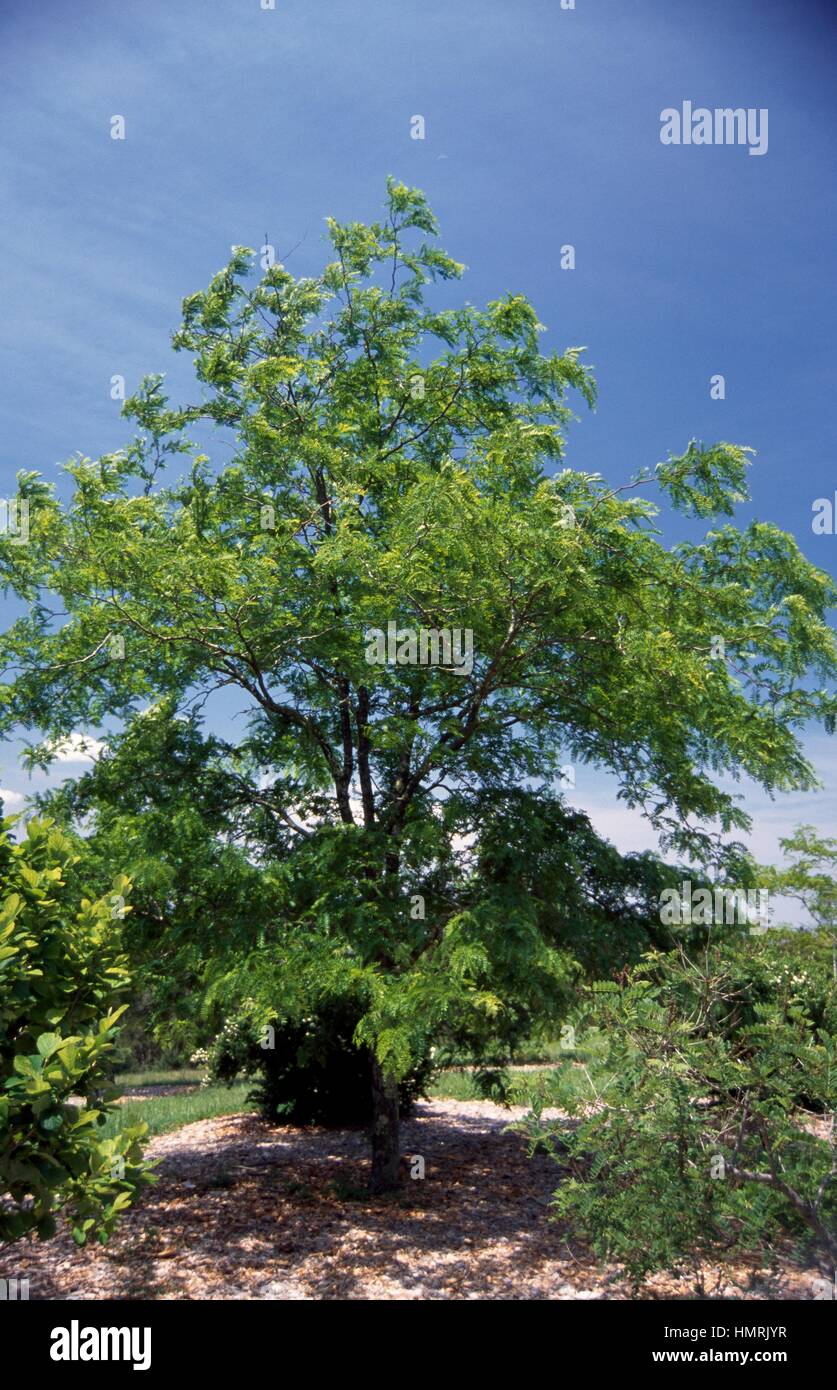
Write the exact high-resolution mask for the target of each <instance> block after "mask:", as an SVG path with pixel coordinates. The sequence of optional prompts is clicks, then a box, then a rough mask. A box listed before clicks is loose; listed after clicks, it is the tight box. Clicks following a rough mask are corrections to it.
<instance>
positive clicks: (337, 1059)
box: [193, 996, 433, 1125]
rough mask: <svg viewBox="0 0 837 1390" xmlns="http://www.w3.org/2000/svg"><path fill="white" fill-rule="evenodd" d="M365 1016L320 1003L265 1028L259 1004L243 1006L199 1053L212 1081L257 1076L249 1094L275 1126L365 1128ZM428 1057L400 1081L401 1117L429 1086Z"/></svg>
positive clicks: (347, 1002) (346, 1005) (343, 1000)
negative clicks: (360, 1035) (359, 1039)
mask: <svg viewBox="0 0 837 1390" xmlns="http://www.w3.org/2000/svg"><path fill="white" fill-rule="evenodd" d="M361 1012H362V1010H361V1009H360V1007H359V1005H358V1003H357V1001H356V1000H354V999H352V998H351V997H346V996H342V997H341V996H336V997H332V998H330V999H327V1000H323V1001H321V1002H320V1003H319V1004H318V1005H317V1006H316V1011H315V1012H314V1013H313V1014H311V1015H308V1016H306V1017H296V1018H287V1017H286V1018H284V1019H277V1018H274V1019H273V1021H272V1022H271V1023H265V1022H264V1018H265V1015H264V1012H263V1010H260V1009H259V1008H258V1007H257V1006H256V1004H255V1001H252V1000H244V1001H243V1002H242V1004H241V1005H240V1006H239V1007H238V1009H237V1010H236V1011H235V1012H234V1013H233V1014H231V1015H230V1017H229V1018H228V1019H227V1021H226V1022H225V1024H224V1026H223V1028H222V1029H221V1031H220V1032H219V1033H218V1034H217V1036H216V1037H215V1039H214V1041H213V1043H212V1045H211V1047H210V1048H209V1049H207V1051H206V1052H202V1053H200V1054H196V1057H195V1059H193V1060H196V1061H201V1062H205V1064H206V1066H207V1069H208V1074H209V1076H210V1077H211V1078H213V1079H215V1080H220V1081H233V1080H235V1078H236V1077H237V1076H242V1075H243V1076H254V1077H256V1078H257V1084H256V1085H255V1086H254V1088H253V1090H252V1091H251V1092H250V1093H249V1095H248V1097H247V1098H248V1100H252V1101H254V1102H255V1103H256V1104H257V1105H258V1107H259V1112H260V1114H261V1115H262V1116H263V1117H264V1118H265V1119H267V1120H269V1121H270V1122H271V1123H273V1124H323V1125H344V1124H346V1125H362V1124H367V1123H369V1122H370V1121H371V1119H372V1093H371V1087H370V1082H369V1054H368V1050H367V1049H366V1048H365V1047H358V1046H357V1045H356V1043H355V1042H354V1040H353V1039H354V1033H355V1029H356V1027H357V1024H358V1021H359V1019H360V1016H361ZM432 1072H433V1064H432V1061H431V1059H430V1057H429V1056H428V1057H427V1058H426V1059H425V1061H424V1062H423V1063H421V1064H419V1065H418V1066H415V1067H413V1068H412V1069H411V1071H410V1072H409V1074H408V1075H407V1076H406V1077H405V1079H404V1080H403V1081H402V1083H401V1087H400V1097H401V1106H402V1113H408V1112H409V1109H410V1107H411V1106H412V1104H413V1102H414V1101H415V1100H416V1099H417V1098H418V1096H419V1095H421V1094H422V1093H423V1091H424V1089H425V1088H426V1086H428V1085H429V1083H430V1078H431V1075H432Z"/></svg>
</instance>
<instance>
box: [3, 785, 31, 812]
mask: <svg viewBox="0 0 837 1390" xmlns="http://www.w3.org/2000/svg"><path fill="white" fill-rule="evenodd" d="M0 797H2V800H3V807H4V810H6V811H7V812H8V811H16V810H18V808H19V807H21V806H22V805H23V803H24V801H25V800H26V798H25V797H24V795H23V792H16V791H12V789H11V787H0Z"/></svg>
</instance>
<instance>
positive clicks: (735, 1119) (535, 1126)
mask: <svg viewBox="0 0 837 1390" xmlns="http://www.w3.org/2000/svg"><path fill="white" fill-rule="evenodd" d="M830 956H831V952H830V945H829V943H828V941H827V940H826V939H825V936H824V935H821V934H805V935H803V934H801V933H781V934H780V933H774V932H770V933H768V935H767V936H765V937H763V938H748V939H746V940H743V941H736V942H732V943H728V944H725V945H722V946H721V945H710V946H708V947H706V948H705V949H704V950H702V951H701V952H699V953H695V954H693V955H691V956H690V955H688V954H687V953H686V951H685V950H678V951H673V952H670V953H667V954H665V955H659V954H655V955H652V956H649V957H647V958H646V959H645V961H644V962H643V963H642V964H640V965H639V966H637V967H636V968H635V969H634V970H633V971H631V972H630V973H629V975H628V978H627V982H626V983H625V984H624V985H617V984H613V983H598V984H596V985H593V986H592V988H591V991H590V1011H589V1015H588V1017H589V1018H590V1019H591V1020H593V1021H595V1024H596V1026H597V1027H598V1028H600V1029H601V1030H602V1031H603V1032H604V1034H605V1036H606V1037H607V1039H608V1043H609V1051H608V1057H607V1062H606V1070H607V1072H608V1073H610V1075H609V1079H608V1081H607V1084H606V1085H605V1086H604V1087H603V1088H596V1087H595V1085H594V1086H591V1087H590V1088H588V1089H587V1091H586V1092H582V1093H581V1094H579V1095H578V1096H577V1097H576V1098H575V1100H573V1099H572V1098H570V1101H569V1105H568V1108H570V1109H572V1110H574V1111H575V1112H576V1113H577V1114H578V1115H579V1116H580V1123H579V1124H578V1127H577V1128H576V1129H575V1130H574V1132H572V1133H571V1134H570V1135H569V1136H568V1135H567V1133H566V1129H564V1130H559V1129H556V1128H555V1127H554V1125H551V1124H548V1123H544V1122H543V1121H542V1119H541V1113H542V1109H543V1106H544V1104H546V1103H548V1101H549V1096H548V1095H547V1094H546V1093H542V1094H541V1096H539V1098H538V1101H537V1104H536V1106H535V1109H534V1111H533V1114H532V1116H531V1117H530V1119H529V1121H528V1124H527V1128H528V1130H529V1133H530V1137H531V1139H532V1141H533V1145H534V1144H537V1145H539V1146H543V1145H544V1144H546V1146H547V1147H549V1148H550V1149H551V1151H552V1152H553V1154H554V1156H555V1158H556V1160H557V1161H558V1162H559V1164H560V1166H561V1168H562V1180H561V1183H560V1186H559V1188H558V1190H557V1192H556V1194H555V1201H554V1209H555V1215H556V1216H557V1217H560V1218H562V1219H563V1220H566V1221H567V1222H569V1224H570V1227H571V1229H574V1230H575V1231H576V1232H577V1233H578V1234H579V1235H581V1236H583V1237H584V1238H586V1239H587V1240H588V1241H589V1243H590V1244H591V1245H592V1247H593V1248H594V1249H595V1251H596V1252H597V1254H599V1255H600V1256H601V1257H603V1258H608V1259H614V1260H617V1261H619V1262H621V1263H622V1264H623V1265H624V1266H625V1267H626V1269H627V1270H628V1271H629V1272H630V1274H631V1275H632V1276H633V1278H634V1279H635V1280H636V1281H637V1282H639V1281H640V1280H641V1279H642V1278H643V1277H644V1276H645V1275H646V1274H648V1273H650V1272H652V1271H654V1270H659V1269H676V1268H678V1267H680V1266H682V1265H684V1264H689V1263H692V1264H693V1265H694V1264H696V1263H697V1262H698V1261H699V1260H701V1259H702V1258H711V1257H713V1256H717V1255H718V1254H719V1253H720V1252H722V1251H729V1250H732V1249H738V1250H742V1249H751V1250H759V1251H761V1252H764V1251H766V1250H769V1249H770V1248H771V1247H772V1246H773V1244H774V1242H775V1241H776V1240H777V1239H780V1238H781V1239H783V1240H785V1241H793V1242H795V1244H796V1246H797V1249H798V1251H799V1253H800V1254H803V1255H805V1256H806V1257H811V1256H813V1257H814V1258H819V1259H820V1260H822V1261H823V1263H824V1265H827V1264H828V1262H831V1265H832V1267H833V1261H834V1258H835V1256H837V1133H836V1132H835V1109H837V1042H835V1008H836V1007H837V984H835V982H834V979H833V977H832V975H831V959H830ZM564 1099H565V1103H566V1097H565V1098H564Z"/></svg>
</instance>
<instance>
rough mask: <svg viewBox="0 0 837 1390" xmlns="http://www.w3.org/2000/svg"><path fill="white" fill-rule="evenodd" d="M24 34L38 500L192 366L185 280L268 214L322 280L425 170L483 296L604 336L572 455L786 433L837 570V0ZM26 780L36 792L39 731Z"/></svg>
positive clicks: (14, 214)
mask: <svg viewBox="0 0 837 1390" xmlns="http://www.w3.org/2000/svg"><path fill="white" fill-rule="evenodd" d="M0 44H1V48H0V51H2V54H3V58H2V66H3V81H2V84H0V132H2V162H1V163H0V196H2V206H3V214H4V215H3V218H2V225H1V226H0V266H1V267H2V271H0V274H2V278H3V284H2V303H3V310H4V313H3V325H2V338H0V352H2V361H0V366H2V375H1V376H0V380H2V394H3V418H4V438H3V447H2V451H0V469H1V470H2V475H0V489H2V490H3V493H4V494H6V495H8V494H10V493H12V492H13V477H14V473H15V471H16V469H18V468H35V469H39V470H41V471H42V472H44V473H45V474H46V475H48V476H55V475H56V469H57V466H58V465H59V464H60V463H61V462H62V461H65V460H66V459H67V458H68V457H70V456H71V455H72V454H74V453H76V452H78V451H81V452H83V453H86V454H89V455H91V456H96V455H98V454H100V453H102V452H105V451H108V450H111V449H114V448H117V447H119V446H120V445H122V444H123V443H125V442H126V439H127V438H128V430H127V429H126V425H125V422H123V421H121V420H120V417H119V413H118V411H119V407H118V404H117V403H115V402H114V401H112V400H111V399H110V395H109V389H110V379H111V376H112V375H114V374H115V373H121V374H123V375H124V376H125V378H126V381H127V386H128V389H129V390H130V389H132V388H133V387H134V386H135V385H136V383H137V381H138V380H139V378H140V376H141V375H142V374H144V373H146V372H152V371H158V370H162V371H167V372H168V373H169V378H168V379H169V382H170V383H171V384H172V385H173V386H174V387H175V388H176V386H177V384H178V383H179V382H182V383H183V384H184V385H185V383H186V381H187V380H188V376H189V372H188V362H187V361H186V360H185V358H183V357H182V356H181V357H178V358H175V357H173V355H172V354H171V352H170V349H169V334H170V332H171V330H172V329H173V328H174V327H175V325H176V323H177V319H178V309H179V303H180V300H181V299H182V297H183V296H184V295H185V294H187V293H189V292H191V291H193V290H195V289H198V288H200V287H201V286H203V285H204V284H205V283H206V281H207V279H208V277H209V276H210V275H211V274H212V273H213V272H214V271H215V270H216V269H218V267H219V266H220V265H221V264H223V263H224V261H225V260H226V258H227V255H228V251H229V246H230V244H231V243H233V242H238V243H245V244H249V245H252V246H259V245H261V243H262V240H263V237H264V234H265V233H267V234H268V237H269V240H270V241H271V242H272V243H273V244H274V245H275V246H276V250H277V254H278V256H279V258H280V259H282V260H285V262H286V263H287V265H288V267H289V269H291V270H293V271H295V272H296V273H298V274H305V273H308V272H312V271H315V270H316V269H317V268H318V267H319V265H320V264H321V261H322V257H323V243H322V233H323V218H324V217H325V216H326V215H327V214H332V215H334V216H337V217H339V218H358V219H361V220H363V219H367V218H370V217H373V216H374V215H376V213H377V211H378V209H379V207H380V203H381V197H382V190H383V185H384V179H385V176H386V175H387V174H388V173H393V174H395V175H396V176H398V177H399V178H401V179H403V180H404V181H406V182H408V183H414V184H417V185H419V186H420V187H422V188H423V189H424V190H425V191H426V193H427V194H428V195H429V197H430V200H431V203H432V205H433V207H434V209H435V211H436V213H437V215H438V216H439V218H440V221H441V224H442V233H443V244H444V245H445V246H446V248H447V249H448V250H449V251H450V252H451V253H452V254H453V255H455V256H456V257H457V258H458V259H460V260H463V261H465V262H466V264H467V265H468V267H469V271H468V275H467V278H466V280H465V282H464V284H463V286H461V287H460V289H461V293H462V294H463V295H464V296H465V297H467V298H469V299H471V300H473V301H475V302H480V301H482V300H484V299H486V298H493V297H496V296H497V295H498V294H499V293H502V292H505V291H514V292H518V291H522V292H523V293H525V294H527V295H529V296H530V297H531V298H532V300H533V301H534V303H535V305H536V306H537V308H538V312H539V314H540V317H541V319H542V320H543V322H544V323H545V324H546V325H547V326H548V329H549V333H548V335H547V336H546V339H545V345H550V346H555V347H560V346H564V345H566V344H586V345H588V347H589V354H588V356H589V360H590V361H591V362H592V363H593V364H594V365H595V368H596V372H597V376H598V379H599V385H600V392H601V395H600V404H599V408H598V410H597V412H596V413H595V415H588V414H585V418H584V419H583V421H582V422H581V423H580V424H578V425H577V426H576V427H575V429H574V431H573V433H572V435H571V437H570V441H569V450H568V456H567V461H568V463H569V464H571V465H574V466H578V467H582V468H589V469H596V470H599V471H601V472H603V473H604V474H605V476H606V477H608V478H609V479H612V480H614V481H624V480H625V479H626V478H627V476H628V475H629V474H630V473H632V472H633V471H634V470H635V469H636V468H638V467H640V466H641V465H643V464H650V465H653V464H655V463H656V462H657V461H658V460H660V459H661V458H663V457H665V456H666V454H667V453H668V452H669V450H671V451H675V452H679V451H681V450H682V448H683V447H684V446H685V445H686V443H687V442H688V440H689V438H690V437H692V436H697V437H699V438H704V439H706V440H707V441H708V440H713V439H729V440H732V441H735V442H738V443H745V444H749V445H752V446H753V447H754V448H755V449H756V450H757V460H756V464H755V466H754V469H753V476H752V487H753V494H754V498H753V503H752V505H751V506H748V507H746V508H743V509H742V512H741V520H742V522H743V521H746V520H747V519H749V517H750V516H751V515H758V516H760V517H762V518H765V519H768V520H772V521H776V522H779V523H781V524H782V525H783V526H785V527H787V528H788V529H789V530H792V531H793V532H794V533H795V534H796V535H797V536H798V537H799V538H800V540H801V542H802V544H803V547H804V549H805V551H806V553H807V554H808V555H809V557H810V558H812V559H813V560H814V561H815V562H816V563H818V564H820V565H821V566H822V567H823V568H826V569H829V570H831V571H832V572H835V569H837V565H835V560H837V537H835V536H828V535H826V536H815V535H813V534H812V531H811V517H812V503H813V501H814V500H815V499H816V498H818V497H822V496H832V495H833V494H834V490H835V487H837V472H835V468H834V453H835V450H834V424H833V410H832V401H833V400H834V398H835V395H837V354H836V353H835V350H834V334H835V323H837V314H835V309H836V308H837V305H835V284H836V283H837V280H836V279H835V274H834V228H835V225H837V182H835V179H834V177H833V163H834V148H835V135H837V99H835V92H834V59H835V51H836V49H837V7H835V6H834V5H833V4H830V3H822V4H820V3H817V0H810V3H804V2H803V0H794V3H791V2H790V0H788V3H782V0H701V3H699V4H697V3H695V2H694V0H576V3H575V8H574V9H571V10H567V9H563V8H562V7H561V0H515V3H513V4H511V3H509V0H423V2H422V3H421V4H409V3H397V0H388V2H387V3H385V2H384V0H276V8H275V9H274V10H263V9H262V8H261V7H260V0H212V3H211V4H208V3H206V0H176V3H172V0H123V3H120V4H118V5H117V4H113V3H105V0H101V3H99V2H98V0H75V3H74V4H73V5H67V4H66V3H59V2H58V0H55V2H54V3H49V0H47V2H46V3H40V4H32V3H30V2H29V0H3V6H2V12H1V13H0ZM685 100H689V101H691V102H693V103H694V105H696V106H707V107H710V108H714V107H715V106H724V107H727V106H732V107H755V108H759V109H762V108H767V109H768V111H769V148H768V152H767V153H766V154H765V155H764V156H763V157H752V156H750V155H749V154H748V151H747V149H746V148H744V147H741V146H732V147H726V146H709V147H696V146H692V147H685V146H683V147H666V146H664V145H662V144H661V142H660V139H659V131H660V112H661V110H662V109H663V108H666V107H680V105H681V103H682V102H683V101H685ZM116 114H119V115H122V116H124V118H125V122H126V139H125V140H124V141H115V140H112V139H111V138H110V121H111V117H112V116H113V115H116ZM417 114H419V115H422V116H423V117H424V119H425V122H426V138H425V139H424V140H414V139H412V138H411V136H410V122H411V117H412V116H414V115H417ZM564 244H572V245H573V246H574V247H575V249H576V261H577V264H576V269H575V270H572V271H562V270H561V269H560V248H561V246H562V245H564ZM289 253H290V254H289ZM716 373H723V375H724V376H725V378H726V392H727V395H726V399H725V400H723V401H717V400H711V399H710V393H709V380H710V377H711V376H712V375H713V374H716ZM688 533H689V528H688V526H687V524H686V523H683V522H681V521H676V520H674V519H668V520H667V521H666V528H665V534H666V538H667V539H671V540H674V539H677V538H678V537H679V536H681V535H683V534H688ZM809 751H810V753H811V756H812V757H813V760H814V762H815V765H816V767H817V769H818V771H819V773H820V775H821V776H822V778H823V780H824V782H825V783H826V786H825V789H824V791H823V792H822V793H817V794H807V795H806V796H804V797H792V798H784V799H783V800H782V801H781V802H777V803H776V804H775V805H773V806H771V805H770V804H769V803H766V802H765V800H764V798H763V797H761V795H760V794H757V793H755V792H753V791H752V789H747V805H748V807H749V809H750V810H751V811H752V812H753V813H754V815H755V816H756V818H757V831H756V836H755V840H754V844H755V847H756V849H757V851H758V852H759V853H763V854H765V855H771V854H772V853H773V852H774V850H775V843H776V838H777V836H778V834H781V833H784V832H785V831H786V830H787V829H788V828H789V827H790V826H791V825H793V824H794V823H795V822H796V821H798V820H800V819H805V820H811V821H816V822H818V823H819V824H820V825H822V826H826V825H827V824H828V822H829V820H830V819H833V817H832V813H833V812H834V810H835V809H837V806H836V805H835V803H837V796H835V791H834V788H835V774H837V758H836V757H835V754H834V751H833V747H832V741H829V740H826V739H824V738H822V737H819V736H817V737H815V738H813V739H812V740H811V742H810V744H809ZM73 770H78V769H77V768H76V769H73ZM0 780H2V785H3V787H4V788H6V789H7V790H11V791H13V792H18V793H20V792H22V791H26V790H27V789H28V787H29V785H30V784H28V783H27V782H26V781H25V780H24V779H23V776H22V774H21V773H20V771H19V770H18V769H17V767H16V763H15V758H14V750H13V749H8V750H7V756H6V757H5V760H4V762H3V763H2V771H0ZM576 800H577V801H578V802H579V803H581V804H584V805H586V806H587V807H588V809H591V810H592V811H593V814H594V817H595V818H596V820H597V822H598V823H599V824H600V825H601V827H602V828H603V829H604V830H606V831H607V832H608V833H610V834H612V836H613V838H614V839H616V841H617V842H618V843H620V844H622V845H623V846H624V847H638V846H639V845H640V844H645V843H649V839H648V834H647V832H646V830H645V828H644V827H642V826H640V825H638V824H636V823H635V822H634V821H633V820H632V819H631V818H630V817H629V816H628V814H627V813H626V812H625V811H624V809H623V808H622V807H621V805H617V804H616V803H615V801H614V798H613V788H612V786H611V784H610V783H608V782H607V780H606V779H604V778H602V777H600V776H598V775H594V774H593V773H592V772H585V770H584V769H579V770H578V773H577V793H576ZM12 801H14V798H13V799H12ZM9 808H10V809H11V804H9Z"/></svg>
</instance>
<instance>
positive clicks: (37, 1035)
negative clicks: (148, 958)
mask: <svg viewBox="0 0 837 1390" xmlns="http://www.w3.org/2000/svg"><path fill="white" fill-rule="evenodd" d="M10 826H11V822H10V821H6V822H4V823H3V839H2V841H0V895H1V896H2V902H1V903H0V1077H1V1078H2V1091H0V1239H2V1240H5V1241H11V1240H16V1239H17V1238H18V1237H20V1236H22V1235H25V1234H26V1233H27V1232H30V1231H34V1232H36V1234H37V1235H38V1236H41V1237H47V1236H50V1235H52V1234H53V1233H54V1231H55V1229H56V1216H58V1215H59V1214H61V1213H62V1212H63V1213H64V1214H66V1216H67V1217H68V1219H69V1221H70V1224H71V1226H72V1231H73V1236H74V1238H75V1240H76V1241H77V1243H78V1244H80V1245H82V1244H84V1242H85V1241H86V1240H87V1238H88V1236H90V1235H91V1234H95V1235H97V1236H98V1237H99V1239H100V1240H101V1241H104V1240H106V1239H107V1237H108V1235H109V1233H110V1232H111V1231H112V1229H113V1226H114V1224H115V1222H116V1221H117V1219H118V1217H119V1214H120V1212H122V1211H123V1210H124V1209H125V1208H126V1207H127V1206H129V1205H130V1203H131V1201H132V1199H133V1196H134V1194H135V1192H136V1190H137V1188H138V1187H139V1186H140V1184H142V1183H143V1182H147V1181H149V1180H150V1174H149V1172H148V1170H147V1168H146V1166H145V1165H144V1164H143V1162H142V1157H141V1147H140V1145H141V1140H142V1137H143V1134H144V1129H143V1127H142V1126H138V1127H136V1128H131V1129H127V1130H124V1131H123V1132H122V1133H121V1134H120V1135H118V1136H115V1137H106V1136H105V1135H103V1133H102V1125H103V1124H104V1123H105V1121H106V1119H107V1115H108V1112H109V1110H111V1109H112V1101H113V1098H114V1096H115V1095H116V1094H117V1092H116V1091H115V1090H114V1089H113V1087H112V1086H111V1084H110V1080H109V1074H110V1061H111V1056H112V1052H113V1047H114V1038H115V1035H116V1025H117V1023H118V1020H119V1018H120V1015H121V1014H122V1012H123V1010H124V1009H125V1008H126V1007H127V1006H126V1005H124V1004H120V1002H119V1001H120V999H121V997H122V996H123V995H124V993H125V991H126V989H127V987H128V983H129V977H128V972H127V969H126V959H125V956H124V955H123V954H122V952H121V948H120V943H119V935H120V916H119V914H120V913H121V911H122V904H123V902H124V894H125V893H126V891H127V889H128V887H129V883H128V880H127V879H126V878H125V877H124V875H120V876H118V877H117V878H115V879H114V880H113V883H112V886H111V893H110V894H109V895H108V896H107V897H102V898H99V899H98V900H96V901H90V900H89V899H86V898H83V899H82V900H81V902H80V903H79V902H78V901H77V900H73V899H72V897H71V896H70V895H69V894H68V892H67V886H66V881H65V872H66V869H67V866H68V864H69V863H70V862H71V859H72V847H71V845H70V844H69V842H68V841H67V840H66V838H65V837H64V836H63V835H62V834H61V833H60V832H59V831H58V830H57V829H56V828H55V827H54V826H53V825H52V824H51V823H50V822H49V821H48V820H33V821H30V822H29V825H28V826H27V837H26V839H25V840H23V841H22V843H20V844H14V843H13V842H12V841H11V840H10V839H9V829H10ZM115 904H118V905H119V906H118V907H115ZM115 912H116V915H114V914H115Z"/></svg>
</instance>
